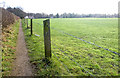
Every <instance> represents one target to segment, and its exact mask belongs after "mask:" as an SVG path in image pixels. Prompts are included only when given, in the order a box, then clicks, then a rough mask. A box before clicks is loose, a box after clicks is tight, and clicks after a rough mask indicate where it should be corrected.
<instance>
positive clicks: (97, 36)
mask: <svg viewBox="0 0 120 78" xmlns="http://www.w3.org/2000/svg"><path fill="white" fill-rule="evenodd" d="M43 20H45V19H34V20H33V33H34V34H33V35H32V36H30V29H26V26H23V27H24V32H25V38H26V42H27V47H28V49H29V56H30V60H31V63H32V64H34V65H35V66H36V69H37V70H38V71H37V75H57V76H70V75H71V76H89V75H90V74H92V75H93V76H116V75H118V70H119V65H118V61H119V58H118V55H116V54H114V53H112V52H109V51H107V50H104V49H101V48H99V47H97V46H94V45H91V44H88V43H86V42H84V41H81V40H79V39H76V38H74V37H72V36H69V35H66V34H63V33H61V32H59V31H58V30H55V29H52V28H53V27H54V28H56V29H59V30H62V31H64V32H66V33H69V34H72V35H74V36H77V37H79V38H82V39H84V40H86V41H90V42H91V43H95V44H97V45H99V46H101V47H104V48H108V49H110V50H113V51H116V52H118V34H117V33H118V27H117V19H116V18H59V19H51V21H50V23H51V44H52V58H51V63H50V65H48V66H47V65H46V63H45V62H44V38H43V25H42V24H43ZM38 23H40V24H38ZM35 34H37V35H40V36H39V37H38V36H35ZM53 53H54V54H55V55H56V56H57V57H58V58H59V60H60V61H58V59H57V58H56V56H55V55H54V54H53ZM71 59H73V60H75V61H76V62H78V63H79V65H81V66H82V67H83V68H84V69H85V70H86V71H88V72H90V74H89V73H87V72H86V71H85V70H84V69H83V68H82V67H80V66H79V65H78V64H76V63H75V62H74V61H72V60H71ZM61 62H62V63H61Z"/></svg>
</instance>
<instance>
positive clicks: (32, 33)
mask: <svg viewBox="0 0 120 78" xmlns="http://www.w3.org/2000/svg"><path fill="white" fill-rule="evenodd" d="M32 34H33V31H32V19H31V35H32Z"/></svg>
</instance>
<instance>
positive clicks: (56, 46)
mask: <svg viewBox="0 0 120 78" xmlns="http://www.w3.org/2000/svg"><path fill="white" fill-rule="evenodd" d="M53 44H54V43H53ZM54 46H56V45H55V44H54ZM56 47H57V46H56ZM58 49H59V50H60V51H61V52H62V53H64V51H63V50H61V49H60V48H58ZM64 55H66V56H67V57H69V56H68V55H67V54H65V53H64ZM69 59H70V60H72V61H74V62H75V63H76V64H77V65H78V66H80V67H81V68H82V69H83V70H84V71H85V72H87V73H88V74H90V75H91V76H93V75H92V74H91V73H89V72H88V71H87V70H85V68H83V67H82V66H81V65H80V64H79V63H78V62H76V61H75V60H73V59H72V58H70V57H69ZM93 77H94V76H93Z"/></svg>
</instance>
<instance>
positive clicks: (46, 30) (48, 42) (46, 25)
mask: <svg viewBox="0 0 120 78" xmlns="http://www.w3.org/2000/svg"><path fill="white" fill-rule="evenodd" d="M43 23H44V46H45V58H47V57H51V56H52V54H51V39H50V20H49V19H47V20H45V21H43Z"/></svg>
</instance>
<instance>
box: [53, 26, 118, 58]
mask: <svg viewBox="0 0 120 78" xmlns="http://www.w3.org/2000/svg"><path fill="white" fill-rule="evenodd" d="M51 28H52V29H54V30H56V31H58V32H62V33H64V34H66V35H69V36H72V37H74V38H77V39H79V40H81V41H84V42H86V43H89V44H92V45H95V46H97V47H99V48H102V49H104V50H107V51H110V52H112V53H114V54H118V55H119V56H120V54H119V53H117V52H115V51H112V50H109V49H107V48H104V47H101V46H99V45H96V44H94V43H91V42H88V41H86V40H83V39H81V38H78V37H76V36H74V35H71V34H69V33H66V32H64V31H62V30H59V29H56V28H54V27H51Z"/></svg>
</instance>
